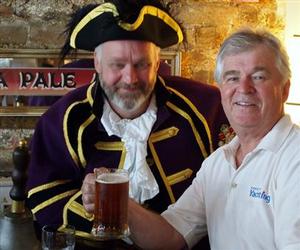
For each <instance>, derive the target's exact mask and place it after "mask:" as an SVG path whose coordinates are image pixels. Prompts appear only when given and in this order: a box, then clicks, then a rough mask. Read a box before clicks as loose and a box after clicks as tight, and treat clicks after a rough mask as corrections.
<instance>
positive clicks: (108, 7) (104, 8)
mask: <svg viewBox="0 0 300 250" xmlns="http://www.w3.org/2000/svg"><path fill="white" fill-rule="evenodd" d="M105 12H111V13H112V14H113V16H114V17H116V16H118V15H119V13H118V10H117V8H116V6H115V5H114V4H112V3H104V4H101V5H99V6H98V7H96V8H95V9H93V10H92V11H90V12H89V13H88V14H87V15H86V16H85V17H84V18H82V20H81V21H80V22H79V23H78V24H77V25H76V27H75V28H74V30H73V32H72V34H71V36H70V46H71V47H73V48H76V43H75V40H76V37H77V35H78V33H79V32H80V31H81V30H82V29H83V28H84V27H85V26H86V25H87V24H88V23H89V22H90V21H91V20H93V19H94V18H96V17H98V16H100V15H102V14H103V13H105ZM145 15H151V16H155V17H158V18H159V19H161V20H162V21H163V22H164V23H166V24H167V25H168V26H169V27H170V28H172V29H173V30H174V31H175V32H176V33H177V37H178V41H177V43H180V42H182V41H183V34H182V31H181V28H180V26H179V25H178V24H177V23H176V21H175V20H174V19H173V18H172V17H170V16H169V15H168V14H167V13H166V12H164V11H163V10H161V9H159V8H157V7H154V6H151V5H146V6H144V7H143V8H142V9H141V11H140V14H139V16H138V18H137V19H136V21H135V22H134V23H132V24H131V23H125V22H122V21H119V23H118V25H119V26H120V27H121V28H123V29H124V30H127V31H134V30H136V29H137V28H138V27H140V25H141V24H142V23H143V21H144V16H145Z"/></svg>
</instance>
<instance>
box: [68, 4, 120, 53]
mask: <svg viewBox="0 0 300 250" xmlns="http://www.w3.org/2000/svg"><path fill="white" fill-rule="evenodd" d="M105 12H111V13H113V15H114V17H115V16H118V15H119V13H118V11H117V8H116V6H115V5H114V4H112V3H104V4H101V5H99V6H98V7H96V8H95V9H93V10H92V11H90V12H89V13H88V14H87V15H86V16H85V17H84V18H82V19H81V21H80V22H79V23H78V24H77V25H76V27H75V28H74V30H73V32H72V34H71V37H70V45H71V47H73V48H76V44H75V40H76V37H77V34H78V33H79V32H80V31H81V30H82V28H83V27H84V26H85V25H87V24H88V23H89V22H90V21H91V20H93V19H94V18H96V17H98V16H100V15H102V14H103V13H105Z"/></svg>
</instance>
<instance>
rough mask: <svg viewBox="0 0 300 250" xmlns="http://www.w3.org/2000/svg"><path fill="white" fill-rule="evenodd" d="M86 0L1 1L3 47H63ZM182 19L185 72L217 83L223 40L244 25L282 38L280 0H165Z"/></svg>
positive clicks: (208, 81) (178, 18) (183, 64)
mask: <svg viewBox="0 0 300 250" xmlns="http://www.w3.org/2000/svg"><path fill="white" fill-rule="evenodd" d="M95 2H98V3H100V2H102V1H84V0H47V1H44V0H1V2H0V49H5V48H30V49H36V48H45V49H47V48H50V49H53V48H60V46H61V44H62V42H63V40H64V38H63V36H61V33H62V32H63V30H64V26H65V23H66V22H67V20H68V15H69V14H70V13H72V11H73V10H75V9H77V8H78V7H80V6H82V5H83V4H87V3H95ZM164 3H165V4H166V5H168V6H169V7H170V9H171V13H172V14H173V15H174V17H175V18H176V19H177V20H178V21H179V22H180V23H181V25H182V27H183V30H184V33H185V42H184V43H183V44H182V45H180V46H179V48H172V49H173V50H174V49H175V50H176V49H179V50H180V51H181V52H182V64H181V67H182V71H181V74H182V76H185V77H192V78H194V79H197V80H200V81H202V82H207V83H212V82H213V77H212V76H213V69H214V59H215V56H216V53H217V50H218V48H219V45H220V43H221V42H222V41H223V39H224V38H225V37H226V36H227V35H228V34H229V33H231V32H232V31H234V30H236V29H237V28H239V27H242V26H246V25H249V26H252V27H266V28H268V29H270V30H272V31H274V32H275V33H277V34H278V35H280V36H281V33H282V31H283V28H284V26H283V21H282V20H281V18H280V17H278V16H277V15H276V13H277V5H276V0H181V1H179V0H164Z"/></svg>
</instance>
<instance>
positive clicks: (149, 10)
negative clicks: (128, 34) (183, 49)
mask: <svg viewBox="0 0 300 250" xmlns="http://www.w3.org/2000/svg"><path fill="white" fill-rule="evenodd" d="M145 15H151V16H156V17H158V18H159V19H161V20H163V21H164V22H165V23H166V24H168V26H170V27H171V28H172V29H173V30H175V31H176V33H177V36H178V42H177V43H180V42H182V40H183V34H182V31H181V29H180V27H179V25H178V24H177V23H176V22H175V21H174V19H173V18H172V17H170V16H169V15H168V14H167V13H166V12H164V11H163V10H161V9H159V8H156V7H154V6H150V5H146V6H144V7H143V8H142V9H141V11H140V14H139V16H138V18H137V19H136V21H135V22H134V23H132V24H131V23H125V22H122V21H119V26H121V27H122V28H123V29H125V30H128V31H133V30H136V29H137V28H138V27H139V26H140V25H141V24H142V23H143V21H144V16H145Z"/></svg>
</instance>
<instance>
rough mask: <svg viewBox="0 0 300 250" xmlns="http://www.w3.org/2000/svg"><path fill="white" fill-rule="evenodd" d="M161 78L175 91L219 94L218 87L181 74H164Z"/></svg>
mask: <svg viewBox="0 0 300 250" xmlns="http://www.w3.org/2000/svg"><path fill="white" fill-rule="evenodd" d="M163 79H164V82H165V84H166V86H167V87H170V88H174V89H176V90H177V91H182V92H187V93H189V92H191V91H193V92H192V93H194V94H199V95H203V94H207V93H211V94H215V95H219V94H220V91H219V89H218V87H216V86H214V85H211V84H207V83H203V82H200V81H197V80H193V79H188V78H185V77H181V76H164V77H163Z"/></svg>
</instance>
